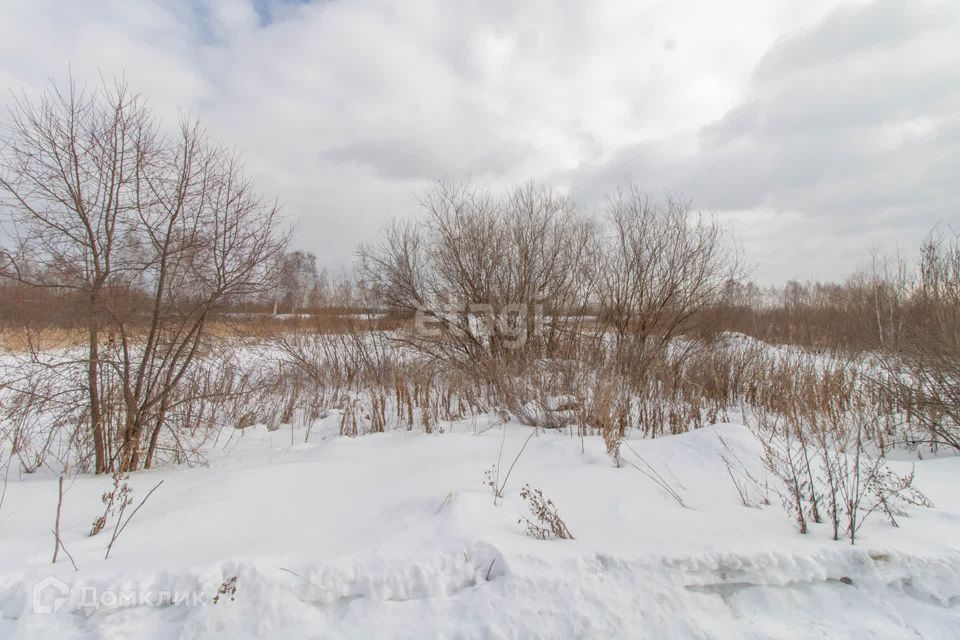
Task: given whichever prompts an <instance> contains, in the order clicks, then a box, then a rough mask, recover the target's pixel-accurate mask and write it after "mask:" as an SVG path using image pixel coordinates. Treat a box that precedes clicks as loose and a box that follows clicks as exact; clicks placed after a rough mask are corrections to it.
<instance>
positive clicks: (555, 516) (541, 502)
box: [519, 484, 573, 540]
mask: <svg viewBox="0 0 960 640" xmlns="http://www.w3.org/2000/svg"><path fill="white" fill-rule="evenodd" d="M520 497H521V498H523V499H524V500H525V501H527V503H528V504H529V507H530V514H531V516H532V517H533V520H530V519H529V518H522V519H520V521H519V523H520V524H522V525H524V527H525V531H526V534H527V535H528V536H530V537H531V538H536V539H538V540H549V539H551V538H559V539H561V540H573V534H572V533H570V529H569V528H567V524H566V523H565V522H564V521H563V519H562V518H561V517H560V514H559V513H558V512H557V507H556V506H555V505H554V504H553V501H552V500H550V499H548V498H544V497H543V492H542V491H540V489H533V488H531V487H530V485H529V484H525V485H523V489H521V490H520Z"/></svg>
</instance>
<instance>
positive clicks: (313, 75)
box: [0, 0, 960, 283]
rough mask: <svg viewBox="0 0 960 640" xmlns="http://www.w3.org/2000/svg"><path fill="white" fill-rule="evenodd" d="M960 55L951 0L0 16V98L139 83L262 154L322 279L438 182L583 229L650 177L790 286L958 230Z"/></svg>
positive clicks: (342, 5)
mask: <svg viewBox="0 0 960 640" xmlns="http://www.w3.org/2000/svg"><path fill="white" fill-rule="evenodd" d="M958 43H960V1H958V0H945V1H943V2H936V1H929V2H927V1H924V0H912V1H911V0H903V1H899V0H874V1H869V2H865V1H863V0H847V1H835V0H802V1H789V2H788V1H784V0H738V1H735V2H734V1H727V2H708V1H697V2H694V1H692V0H674V1H658V2H644V1H641V0H632V1H611V2H559V1H554V2H549V1H537V0H534V1H524V2H512V1H507V0H503V1H501V0H476V1H458V2H453V1H442V0H435V1H434V2H420V1H405V2H396V3H395V2H388V1H386V0H384V1H379V0H376V1H373V0H371V1H367V0H357V1H353V2H348V1H345V0H344V1H320V2H300V1H299V0H206V1H203V0H185V1H176V0H173V1H171V0H163V1H161V0H155V1H145V2H136V1H133V0H116V1H103V2H93V1H89V2H64V1H55V0H0V88H3V89H5V91H4V92H3V95H2V96H0V101H2V102H3V103H4V105H6V104H8V103H9V93H10V90H16V91H20V90H25V91H27V92H32V91H36V90H38V89H40V88H42V87H43V86H44V85H45V84H46V83H47V82H48V80H49V79H51V78H53V79H56V80H62V79H63V78H65V77H66V76H67V73H68V69H71V68H72V72H73V75H74V76H75V77H76V78H78V79H80V80H86V81H93V82H96V81H97V78H98V77H99V74H103V75H105V76H107V77H109V76H112V75H114V74H118V73H125V74H126V77H127V79H128V81H129V82H130V84H131V85H132V87H133V88H134V89H135V90H137V91H138V92H140V93H142V94H144V95H145V96H146V97H147V98H148V99H149V101H150V103H151V104H152V105H153V106H154V107H155V108H156V109H157V110H158V111H159V112H160V113H161V114H162V115H163V116H164V118H165V119H166V120H168V121H173V120H175V118H176V109H177V108H178V107H182V108H184V109H186V110H187V111H189V112H190V113H192V114H194V115H197V116H199V117H200V118H201V119H202V120H203V122H204V124H205V125H206V126H207V128H208V129H209V131H210V132H211V134H212V135H213V136H214V137H215V138H217V139H218V140H219V141H221V142H224V143H227V144H229V145H235V146H236V147H237V148H238V149H240V150H241V151H243V152H244V156H245V158H246V162H247V166H248V169H249V171H250V173H251V174H252V175H253V177H254V178H255V179H256V181H257V182H258V184H259V185H260V186H261V188H262V189H263V191H264V192H265V193H267V194H271V195H273V194H276V195H277V196H278V197H279V199H280V201H281V202H282V203H283V206H284V211H285V212H286V214H287V215H288V216H289V217H290V218H292V219H295V220H296V221H297V224H298V232H297V234H296V238H295V241H296V244H297V246H298V247H300V248H304V249H308V250H311V251H313V252H314V253H316V254H317V257H318V261H319V262H320V264H321V265H326V266H331V267H337V266H338V265H346V264H349V263H350V262H351V261H352V259H353V255H354V251H355V249H356V246H357V244H358V243H359V242H361V241H364V240H367V239H370V238H371V237H372V235H373V234H374V233H375V232H376V230H377V229H378V228H379V226H380V225H381V224H382V223H383V221H384V220H386V219H387V218H388V217H391V216H405V215H411V213H413V212H415V211H416V208H417V201H418V194H420V193H422V192H423V190H424V189H425V188H426V187H427V186H429V184H430V183H431V182H433V181H435V180H437V179H442V178H454V179H459V178H465V177H470V178H472V179H473V180H474V181H476V182H479V183H483V184H489V185H491V186H505V185H512V184H517V183H520V182H523V181H525V180H527V179H536V180H540V181H544V182H548V183H551V184H554V185H556V186H557V187H559V188H562V189H564V190H568V191H569V192H570V193H571V194H572V195H573V197H574V198H575V199H576V201H577V202H578V203H579V205H580V206H581V208H582V209H584V210H585V211H593V210H595V209H596V206H597V205H598V203H599V200H600V198H601V196H602V194H603V192H604V191H607V190H610V189H613V188H615V187H616V186H617V185H618V184H626V183H629V182H633V183H636V184H637V185H639V186H640V187H641V188H643V189H645V190H647V191H650V192H652V193H654V194H661V193H665V192H670V193H682V194H683V195H684V196H685V197H686V198H688V199H690V200H691V201H692V202H693V205H694V207H695V208H697V209H700V210H702V211H705V212H712V213H716V214H717V215H718V216H720V217H721V218H722V219H723V220H725V221H726V222H728V223H729V224H730V226H731V228H732V229H733V231H734V232H735V233H736V234H737V236H738V237H739V238H740V239H741V241H742V243H743V245H744V248H745V250H746V253H747V257H748V259H749V260H750V262H752V263H753V264H754V265H756V270H755V272H754V277H755V279H756V280H758V281H761V282H764V283H773V282H779V281H784V280H787V279H789V278H799V279H839V278H842V277H844V276H845V275H846V274H848V273H849V272H850V271H851V270H852V269H853V268H854V267H856V266H857V265H858V264H860V263H862V262H863V261H864V260H865V259H867V258H868V256H869V254H870V252H871V250H873V249H874V248H876V247H879V246H883V245H892V244H893V243H899V244H900V245H901V246H902V247H903V248H904V249H905V250H908V251H909V250H912V248H913V247H914V246H915V245H916V244H918V243H919V241H920V239H921V238H922V237H923V236H924V235H925V234H926V233H927V232H928V231H929V230H930V229H931V227H933V226H934V225H935V224H938V223H940V224H942V225H945V226H952V227H953V228H954V229H955V230H958V231H960V44H958ZM5 111H6V109H5V108H4V112H5ZM4 117H5V116H4Z"/></svg>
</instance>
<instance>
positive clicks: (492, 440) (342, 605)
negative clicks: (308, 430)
mask: <svg viewBox="0 0 960 640" xmlns="http://www.w3.org/2000/svg"><path fill="white" fill-rule="evenodd" d="M335 432H336V416H331V417H330V418H328V419H327V421H326V423H325V424H322V425H320V426H319V427H318V428H315V429H314V430H313V433H312V435H311V442H309V443H306V444H304V443H302V439H303V437H302V433H300V432H297V433H294V434H291V432H290V430H289V428H281V429H280V430H278V431H272V432H269V431H266V430H265V429H261V428H258V429H248V430H245V431H243V432H240V431H237V432H236V433H235V435H234V436H233V437H232V438H231V439H229V440H226V439H225V438H223V439H221V441H220V443H219V444H218V445H217V448H216V449H213V450H211V451H209V452H208V457H209V460H210V464H209V466H208V467H204V468H192V469H187V468H183V467H181V468H168V469H164V470H158V471H147V472H141V473H137V474H135V475H134V476H132V478H131V480H130V483H131V485H132V486H133V488H134V494H133V498H134V505H135V504H136V503H137V502H139V500H140V499H142V497H143V496H144V495H145V494H146V492H147V491H149V489H150V488H151V487H153V486H154V485H156V483H157V482H159V481H160V480H163V481H164V482H163V484H162V485H161V486H160V488H159V489H157V491H156V493H154V495H153V496H152V497H151V498H150V499H149V500H148V501H147V502H146V504H145V505H144V506H143V508H142V509H141V510H140V512H139V513H137V514H136V516H135V518H134V519H133V520H132V521H131V524H130V525H129V527H128V528H127V529H126V531H124V532H123V534H122V535H121V536H120V537H119V539H118V541H117V543H116V545H115V547H114V549H113V551H112V552H111V555H110V558H109V559H108V560H104V559H103V555H104V551H105V547H106V545H107V543H108V541H109V538H110V532H111V530H112V526H113V522H110V523H108V525H107V527H106V528H105V530H104V531H103V532H102V533H100V534H99V535H98V536H95V537H89V536H88V533H89V530H90V525H91V523H92V521H93V519H94V518H95V517H96V516H97V515H98V514H100V513H101V512H102V510H103V505H102V503H101V501H100V496H101V494H102V493H103V492H104V491H106V490H107V489H109V487H110V485H111V481H110V478H107V477H93V476H82V477H78V478H74V479H68V480H67V482H66V487H67V490H66V494H65V497H64V504H63V513H62V525H61V533H62V539H63V542H64V544H65V546H66V549H67V550H68V551H69V552H70V554H71V555H72V557H73V559H74V560H75V561H76V564H77V565H78V567H79V571H74V570H73V567H72V566H71V563H70V560H69V559H68V558H67V557H66V556H65V555H64V554H63V553H61V554H60V555H61V557H60V560H59V561H58V563H57V564H56V565H52V564H51V563H50V559H51V554H52V552H53V548H54V544H53V536H52V534H51V529H52V528H53V523H54V512H55V507H56V502H57V482H56V480H55V479H54V478H36V477H33V478H24V479H20V478H15V477H10V478H9V482H8V486H7V489H6V496H5V499H4V502H3V505H2V508H0V637H14V638H157V639H164V640H166V639H169V638H229V639H231V640H233V639H238V638H254V637H256V638H380V637H391V638H397V637H399V638H417V639H419V638H434V637H440V638H536V637H543V638H576V637H581V638H613V637H618V638H673V637H684V638H685V637H691V638H734V637H744V638H770V637H772V638H805V637H813V638H842V637H850V638H869V637H875V638H920V637H923V638H958V637H960V491H958V490H957V489H958V487H960V458H957V457H943V458H939V459H931V460H923V461H919V462H916V463H915V464H916V470H917V473H916V485H917V486H918V487H919V488H920V489H921V490H923V491H924V492H925V493H926V494H927V496H928V497H929V498H930V499H931V500H932V501H933V503H934V504H935V505H936V508H935V509H925V508H914V509H912V510H911V512H910V517H909V518H904V519H902V520H901V527H899V528H894V527H892V526H890V524H889V523H887V522H886V521H885V520H884V518H883V516H882V515H879V514H875V515H873V516H871V519H870V520H869V521H867V523H866V524H865V525H864V529H863V531H862V533H861V535H860V537H859V541H858V544H857V545H856V546H850V545H849V543H843V542H834V541H832V540H831V539H830V534H829V532H828V530H827V526H826V525H814V526H813V530H812V532H811V533H810V534H809V535H806V536H802V535H800V534H799V533H797V531H796V529H795V527H794V526H793V525H792V523H791V522H790V520H789V518H788V517H787V515H786V514H785V512H784V511H783V509H782V508H781V507H780V505H779V502H778V499H777V497H776V495H775V494H774V493H773V492H771V499H772V500H773V504H772V505H771V506H768V507H765V508H747V507H744V506H742V504H741V503H740V500H739V497H738V494H737V492H736V490H735V488H734V486H733V484H732V482H731V481H730V478H729V477H728V475H727V471H726V468H725V467H724V465H723V463H722V461H721V452H722V446H721V443H720V439H719V438H718V435H720V436H722V437H723V439H724V440H725V441H726V442H727V443H728V445H729V446H730V447H731V448H733V449H734V450H735V451H736V453H737V455H738V456H739V457H740V459H741V460H743V461H744V463H745V464H747V465H748V466H750V467H751V469H752V470H753V471H754V472H755V474H756V475H757V476H758V477H760V478H762V477H763V476H764V472H763V470H762V466H761V465H760V461H759V457H760V446H759V443H758V442H757V441H756V440H755V439H754V437H753V436H752V435H751V433H750V432H749V431H748V430H747V429H745V428H744V427H741V426H737V425H715V426H710V427H706V428H703V429H700V430H697V431H695V432H692V433H688V434H684V435H679V436H671V437H665V438H661V439H656V440H640V439H633V440H630V441H629V444H630V447H632V448H633V450H634V451H631V450H630V449H628V448H626V447H625V448H624V459H625V460H627V461H633V462H639V461H638V460H637V459H636V455H637V454H639V455H640V456H642V457H643V459H644V460H645V461H646V462H647V463H649V464H650V465H651V466H652V467H653V468H654V469H656V470H657V472H659V473H660V474H661V475H662V476H663V477H664V478H665V479H666V480H667V481H668V482H669V484H670V485H671V486H672V487H673V488H675V490H676V491H677V492H678V493H679V494H680V496H681V498H682V499H683V501H684V503H685V504H686V507H684V506H681V505H680V504H679V503H678V502H677V501H676V500H675V499H674V498H672V497H671V496H670V495H668V494H667V492H666V491H664V490H663V489H661V488H660V487H659V486H657V484H655V483H654V482H652V481H651V480H650V479H649V478H648V477H647V476H645V475H644V474H642V473H640V472H639V471H638V470H637V469H635V468H633V467H631V466H630V465H625V466H624V467H622V468H615V467H614V466H613V465H612V463H611V461H610V458H609V457H608V456H607V455H606V453H605V452H604V447H603V442H602V440H601V439H600V438H599V437H591V438H586V439H585V440H584V441H582V442H581V440H580V439H578V438H574V437H570V435H568V434H563V433H559V432H541V433H540V434H539V435H537V436H536V437H534V438H533V439H532V440H530V442H529V444H528V445H527V447H526V450H525V452H524V453H523V455H522V456H521V457H520V458H519V461H518V462H517V464H516V467H515V468H514V469H513V471H512V474H511V475H510V478H509V481H508V483H507V486H506V489H505V492H504V499H503V500H502V501H501V502H500V503H499V504H498V505H494V501H493V496H492V493H491V491H490V489H489V487H487V486H485V484H484V480H485V478H484V472H485V471H486V470H488V469H490V468H491V466H492V465H496V463H497V460H498V455H499V452H500V450H501V448H502V451H503V454H502V459H501V462H500V464H501V479H502V477H503V474H504V473H505V472H506V469H507V467H509V466H510V464H511V463H512V461H513V459H514V457H515V456H516V453H517V452H518V451H519V450H520V448H521V447H522V446H523V443H524V441H525V440H526V439H527V437H528V435H529V433H530V430H529V428H527V427H522V426H519V425H516V424H508V425H506V426H501V425H488V424H487V423H485V422H484V420H483V419H480V420H477V421H465V422H462V423H458V424H455V425H453V428H452V429H450V430H449V432H448V433H443V434H432V435H426V434H422V433H404V432H393V433H387V434H379V435H369V436H363V437H358V438H345V437H335V436H334V435H333V434H334V433H335ZM911 464H912V463H908V462H892V463H891V466H892V467H893V468H894V469H895V470H899V471H909V469H910V466H911ZM644 468H646V467H644ZM11 475H12V474H11ZM527 483H529V484H530V485H531V486H532V487H536V488H539V489H541V490H542V491H543V493H544V494H545V496H547V497H549V498H551V499H552V500H553V501H554V502H555V503H556V505H557V507H558V509H559V512H560V514H561V516H562V517H563V519H564V520H565V522H566V523H567V525H568V527H569V528H570V530H571V532H572V533H573V535H574V537H575V539H574V540H548V541H543V540H536V539H533V538H530V537H528V536H526V535H525V534H524V530H523V527H522V526H521V525H520V524H519V523H518V519H519V518H521V517H522V516H524V515H527V512H526V504H525V502H524V501H523V500H522V499H521V497H520V489H521V488H522V487H523V485H524V484H527ZM51 577H52V578H51ZM233 577H236V581H235V582H233V583H231V578H233ZM231 584H233V585H235V587H236V593H235V594H233V597H232V598H231V595H230V593H229V592H228V593H227V594H226V595H221V596H220V598H219V602H218V603H214V602H213V597H214V596H215V595H216V593H217V591H218V589H219V588H220V587H221V586H223V585H227V586H229V585H231ZM37 585H39V587H37ZM228 591H229V590H228ZM48 610H52V611H51V612H49V613H48V612H47V611H48Z"/></svg>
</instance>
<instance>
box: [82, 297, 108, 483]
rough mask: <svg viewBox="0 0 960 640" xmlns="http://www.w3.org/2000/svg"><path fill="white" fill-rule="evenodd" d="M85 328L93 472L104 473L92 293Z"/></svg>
mask: <svg viewBox="0 0 960 640" xmlns="http://www.w3.org/2000/svg"><path fill="white" fill-rule="evenodd" d="M87 329H88V343H87V348H88V354H87V386H88V391H89V397H90V429H91V431H92V433H93V448H94V472H95V473H106V472H107V471H109V469H108V468H107V455H106V450H105V446H104V444H105V440H104V434H103V415H102V412H101V407H100V370H99V367H100V344H99V342H100V331H99V326H98V323H97V310H96V298H95V297H94V295H93V294H91V295H90V309H89V317H88V321H87Z"/></svg>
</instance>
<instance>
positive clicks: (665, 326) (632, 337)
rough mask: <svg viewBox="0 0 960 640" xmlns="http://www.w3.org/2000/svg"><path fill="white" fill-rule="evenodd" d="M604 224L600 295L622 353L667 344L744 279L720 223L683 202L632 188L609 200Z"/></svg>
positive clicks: (737, 259) (600, 300)
mask: <svg viewBox="0 0 960 640" xmlns="http://www.w3.org/2000/svg"><path fill="white" fill-rule="evenodd" d="M607 216H608V220H609V223H610V225H611V235H610V237H609V238H607V239H606V242H605V243H604V251H603V254H602V258H601V261H602V262H601V264H600V266H599V268H598V273H597V289H596V291H597V299H598V301H599V302H600V305H601V308H602V312H603V317H604V319H605V320H606V322H607V323H608V325H609V326H610V327H611V328H612V330H613V332H614V334H615V336H616V340H617V344H618V346H620V347H621V348H623V347H628V346H633V347H644V346H646V345H647V344H648V343H649V342H650V341H653V342H654V343H656V344H658V345H665V344H667V343H668V342H669V341H670V340H671V339H672V338H673V337H675V336H676V335H678V334H679V333H681V332H682V331H684V330H685V329H687V328H688V327H689V326H690V322H691V320H692V319H693V318H694V316H695V314H697V313H698V312H700V311H703V310H704V309H706V308H707V307H708V306H710V305H713V304H715V303H716V302H718V301H719V300H720V298H721V296H722V294H723V293H724V292H725V291H728V290H729V288H730V284H729V283H730V282H731V281H736V280H738V279H739V278H740V277H741V276H742V268H741V265H740V261H739V255H738V253H737V252H736V251H735V250H734V248H733V247H731V246H730V245H729V244H728V243H727V242H726V238H725V237H724V235H723V231H722V228H721V227H720V225H719V223H718V222H717V221H716V220H714V219H709V218H705V217H703V216H693V215H691V212H690V208H689V205H688V204H687V203H685V202H682V201H679V200H674V199H668V200H666V201H665V202H662V203H660V202H655V201H654V200H652V199H651V198H650V197H649V196H647V195H645V194H644V193H642V192H641V191H640V190H638V189H637V188H636V187H630V188H629V189H627V190H620V191H617V192H616V193H615V194H613V195H611V196H609V197H608V199H607Z"/></svg>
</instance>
